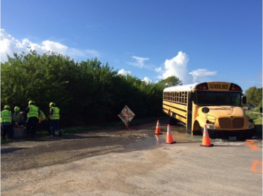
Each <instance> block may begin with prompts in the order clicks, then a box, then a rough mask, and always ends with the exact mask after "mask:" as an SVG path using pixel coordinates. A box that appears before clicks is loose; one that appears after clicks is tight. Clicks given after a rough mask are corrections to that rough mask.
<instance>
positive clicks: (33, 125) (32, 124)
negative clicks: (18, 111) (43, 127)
mask: <svg viewBox="0 0 263 196" xmlns="http://www.w3.org/2000/svg"><path fill="white" fill-rule="evenodd" d="M37 128H38V118H37V117H30V118H28V119H27V122H26V130H27V136H28V137H30V136H31V137H35V135H36V133H37Z"/></svg>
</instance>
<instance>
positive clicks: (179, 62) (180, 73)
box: [160, 51, 191, 84]
mask: <svg viewBox="0 0 263 196" xmlns="http://www.w3.org/2000/svg"><path fill="white" fill-rule="evenodd" d="M188 61H189V58H188V56H187V55H186V54H185V53H183V52H182V51H179V52H178V54H177V55H176V56H175V57H173V58H172V59H167V60H165V62H164V71H163V73H162V76H161V77H160V78H162V79H165V78H167V77H170V76H176V77H177V78H179V79H180V80H181V81H182V82H183V84H187V83H189V82H190V81H191V78H190V77H189V74H188V71H187V64H188Z"/></svg>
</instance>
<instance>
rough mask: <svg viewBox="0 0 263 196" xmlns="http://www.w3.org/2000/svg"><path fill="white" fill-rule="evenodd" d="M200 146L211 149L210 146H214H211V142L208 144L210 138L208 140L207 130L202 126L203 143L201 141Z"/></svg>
mask: <svg viewBox="0 0 263 196" xmlns="http://www.w3.org/2000/svg"><path fill="white" fill-rule="evenodd" d="M200 146H203V147H212V146H214V144H211V142H210V138H209V135H208V130H207V128H206V125H205V126H204V133H203V141H202V144H201V145H200Z"/></svg>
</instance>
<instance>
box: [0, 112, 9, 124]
mask: <svg viewBox="0 0 263 196" xmlns="http://www.w3.org/2000/svg"><path fill="white" fill-rule="evenodd" d="M0 121H1V123H7V122H8V123H12V114H11V111H9V110H3V111H2V112H1V118H0Z"/></svg>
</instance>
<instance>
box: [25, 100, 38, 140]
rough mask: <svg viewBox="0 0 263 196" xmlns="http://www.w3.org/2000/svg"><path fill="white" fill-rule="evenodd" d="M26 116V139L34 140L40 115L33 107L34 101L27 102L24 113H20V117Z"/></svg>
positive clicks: (35, 107) (36, 108)
mask: <svg viewBox="0 0 263 196" xmlns="http://www.w3.org/2000/svg"><path fill="white" fill-rule="evenodd" d="M22 114H27V121H26V130H27V135H28V137H29V136H31V138H34V137H35V136H36V133H37V128H38V118H39V115H40V112H39V108H38V107H37V106H35V102H34V101H29V102H28V107H27V108H26V110H25V111H24V112H20V115H22Z"/></svg>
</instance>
